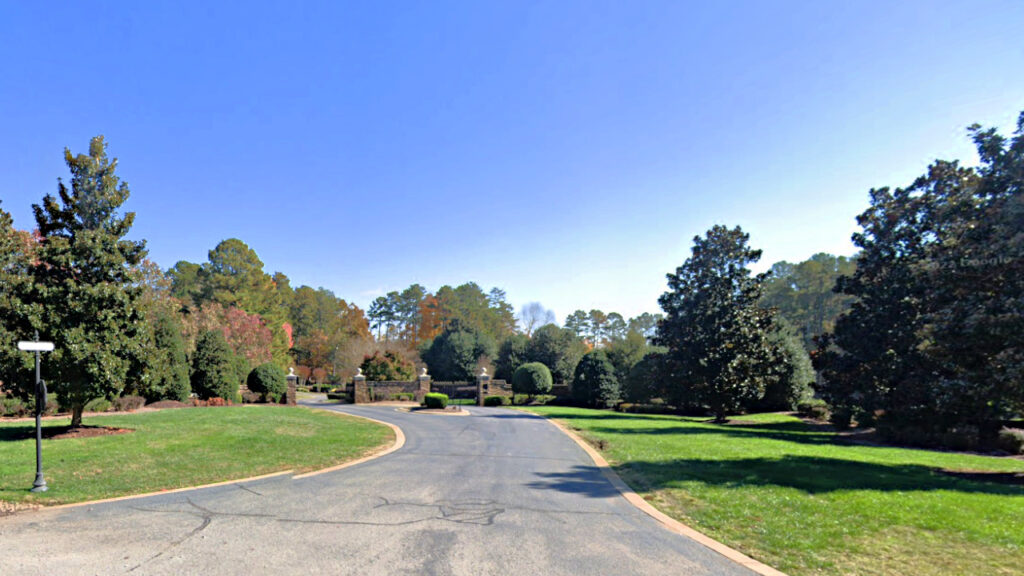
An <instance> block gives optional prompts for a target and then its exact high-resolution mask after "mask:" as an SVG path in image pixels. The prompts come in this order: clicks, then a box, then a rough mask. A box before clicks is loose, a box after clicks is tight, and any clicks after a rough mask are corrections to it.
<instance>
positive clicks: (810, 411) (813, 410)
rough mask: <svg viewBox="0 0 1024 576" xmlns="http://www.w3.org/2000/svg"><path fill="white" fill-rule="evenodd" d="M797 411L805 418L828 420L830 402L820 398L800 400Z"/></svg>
mask: <svg viewBox="0 0 1024 576" xmlns="http://www.w3.org/2000/svg"><path fill="white" fill-rule="evenodd" d="M796 411H797V412H798V413H799V414H800V415H801V416H803V417H804V418H811V419H813V420H827V419H828V417H829V413H828V404H826V403H825V401H824V400H821V399H819V398H812V399H810V400H805V401H803V402H800V403H799V404H797V405H796Z"/></svg>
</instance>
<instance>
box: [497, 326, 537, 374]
mask: <svg viewBox="0 0 1024 576" xmlns="http://www.w3.org/2000/svg"><path fill="white" fill-rule="evenodd" d="M529 345H530V339H529V338H527V337H526V336H525V335H523V334H513V335H512V336H509V337H508V338H506V339H505V341H504V342H502V343H501V346H500V347H499V348H498V359H497V360H496V361H495V362H494V377H495V378H497V379H498V380H505V381H511V380H512V375H513V374H515V371H516V368H519V367H520V366H522V365H523V364H524V363H525V362H526V349H527V347H528V346H529Z"/></svg>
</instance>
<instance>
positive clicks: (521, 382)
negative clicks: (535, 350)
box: [512, 362, 552, 396]
mask: <svg viewBox="0 0 1024 576" xmlns="http://www.w3.org/2000/svg"><path fill="white" fill-rule="evenodd" d="M551 386H552V381H551V370H549V369H548V367H547V366H545V365H544V364H541V363H540V362H527V363H526V364H523V365H522V366H520V367H519V368H516V371H515V372H514V373H513V374H512V391H513V392H515V393H516V394H528V395H530V396H536V395H537V394H547V393H548V392H550V391H551Z"/></svg>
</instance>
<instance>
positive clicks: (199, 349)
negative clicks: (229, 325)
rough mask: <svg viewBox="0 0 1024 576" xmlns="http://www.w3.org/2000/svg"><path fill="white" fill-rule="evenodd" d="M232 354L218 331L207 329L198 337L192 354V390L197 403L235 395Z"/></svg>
mask: <svg viewBox="0 0 1024 576" xmlns="http://www.w3.org/2000/svg"><path fill="white" fill-rule="evenodd" d="M239 382H240V380H239V379H238V374H237V372H236V364H235V354H234V352H232V351H231V348H230V347H229V346H228V342H227V340H225V339H224V334H223V333H222V332H220V331H219V330H207V331H206V332H203V334H202V335H200V336H199V340H198V341H197V342H196V351H195V353H194V354H193V355H192V390H194V391H195V393H196V395H197V396H199V398H200V399H201V400H208V399H210V398H223V399H225V400H234V398H235V396H237V395H238V384H239Z"/></svg>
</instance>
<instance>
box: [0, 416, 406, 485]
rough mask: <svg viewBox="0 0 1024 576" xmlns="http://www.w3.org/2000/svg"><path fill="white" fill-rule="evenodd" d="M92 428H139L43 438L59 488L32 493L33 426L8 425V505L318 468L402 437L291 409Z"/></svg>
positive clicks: (96, 420) (3, 430) (2, 470)
mask: <svg viewBox="0 0 1024 576" xmlns="http://www.w3.org/2000/svg"><path fill="white" fill-rule="evenodd" d="M67 424H68V419H67V418H59V419H53V420H47V421H44V423H43V427H44V428H43V430H44V434H45V433H46V431H47V429H53V428H58V427H65V428H66V427H67ZM87 424H88V425H89V426H107V427H115V428H126V429H130V430H132V431H131V432H127V433H123V434H112V435H104V436H95V437H82V438H62V439H50V440H44V441H43V457H44V466H45V473H46V479H47V482H48V483H49V487H50V490H49V491H48V492H45V493H41V494H33V493H31V492H29V491H28V488H30V487H31V486H32V479H33V478H34V474H35V460H34V458H35V450H34V448H33V442H34V440H33V438H34V436H33V433H34V432H33V431H34V423H32V422H28V421H19V422H3V423H0V440H3V441H2V442H0V500H3V501H8V502H20V503H37V504H66V503H71V502H82V501H87V500H96V499H102V498H111V497H115V496H126V495H130V494H142V493H146V492H154V491H160V490H173V489H175V488H183V487H188V486H196V485H201V484H210V483H214V482H222V481H226V480H233V479H240V478H247V477H251V476H258V475H262V474H269V473H272V472H278V471H281V470H289V469H291V470H294V471H296V472H302V471H310V470H316V469H320V468H326V467H329V466H332V465H335V464H340V463H342V462H345V461H348V460H353V459H355V458H358V457H360V456H363V455H365V454H367V453H368V452H370V451H373V450H375V449H377V448H379V447H382V446H385V445H387V444H388V443H389V442H391V441H392V440H393V439H394V433H393V432H392V431H391V430H390V429H389V428H388V427H386V426H383V425H381V424H377V423H374V422H370V421H367V420H363V419H360V418H354V417H351V416H344V415H340V414H331V413H327V412H319V411H313V410H309V409H306V408H295V407H284V406H230V407H218V408H182V409H175V410H160V411H153V412H140V413H137V414H128V415H114V416H90V417H89V418H88V421H87ZM86 430H88V428H87V429H86Z"/></svg>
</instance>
